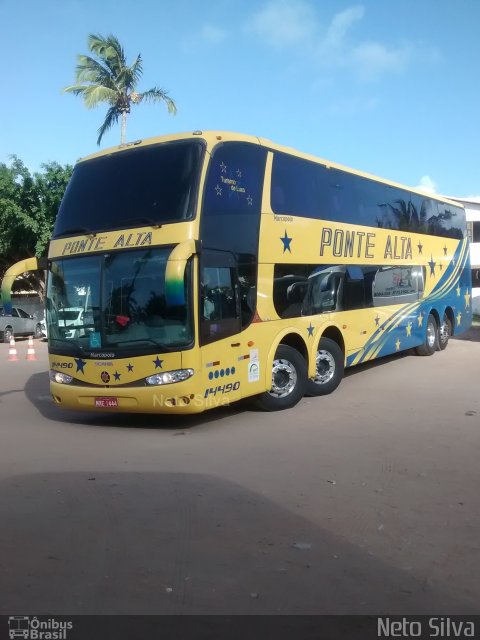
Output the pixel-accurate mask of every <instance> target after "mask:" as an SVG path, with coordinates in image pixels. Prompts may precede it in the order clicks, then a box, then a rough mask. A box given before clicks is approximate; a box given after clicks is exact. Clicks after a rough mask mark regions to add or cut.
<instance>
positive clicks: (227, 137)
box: [78, 130, 466, 208]
mask: <svg viewBox="0 0 480 640" xmlns="http://www.w3.org/2000/svg"><path fill="white" fill-rule="evenodd" d="M196 138H200V139H203V140H205V141H206V142H207V145H208V148H209V149H212V148H213V147H214V146H215V145H216V144H217V143H218V142H220V141H222V142H224V141H229V142H233V141H235V142H250V143H252V144H260V145H262V146H264V147H267V148H268V149H271V150H273V151H280V152H283V153H288V154H291V155H294V156H297V157H299V158H303V159H305V160H311V161H313V162H318V163H320V164H323V165H325V166H327V167H329V168H333V169H339V170H341V171H347V172H348V173H353V174H355V175H358V176H361V177H363V178H369V179H371V180H376V181H378V182H382V183H384V184H386V185H389V186H391V187H397V188H400V189H405V190H406V191H409V192H412V193H417V194H419V195H421V196H426V197H428V198H432V199H434V200H439V201H440V202H446V203H448V204H451V205H454V206H457V207H461V208H463V207H464V205H463V204H462V202H461V201H460V199H458V200H451V199H449V198H446V197H445V196H441V195H438V194H434V193H430V192H428V191H422V190H421V189H417V188H415V187H410V186H408V185H405V184H401V183H399V182H394V181H393V180H388V179H386V178H381V177H379V176H376V175H374V174H372V173H367V172H365V171H359V170H358V169H353V168H352V167H347V166H345V165H342V164H339V163H338V162H332V161H331V160H326V159H325V158H321V157H319V156H314V155H312V154H309V153H304V152H303V151H299V150H298V149H294V148H292V147H285V146H283V145H280V144H277V143H275V142H272V141H271V140H269V139H268V138H260V137H257V136H253V135H249V134H244V133H237V132H233V131H200V130H198V131H189V132H183V133H173V134H168V135H163V136H156V137H153V138H145V139H143V140H135V141H134V142H127V143H126V144H123V145H118V146H116V147H109V148H108V149H104V150H102V151H97V152H96V153H92V154H90V155H88V156H85V157H84V158H80V159H79V160H78V162H84V161H86V160H92V159H94V158H101V157H103V156H107V155H111V154H113V153H121V152H122V151H126V150H128V149H133V148H139V147H146V146H150V145H154V144H160V143H163V142H174V141H177V140H188V139H196ZM465 201H466V200H465Z"/></svg>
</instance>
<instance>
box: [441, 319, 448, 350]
mask: <svg viewBox="0 0 480 640" xmlns="http://www.w3.org/2000/svg"><path fill="white" fill-rule="evenodd" d="M449 338H450V326H449V322H448V320H447V318H444V319H443V322H442V325H441V327H440V342H441V343H442V344H445V343H446V342H448V339H449Z"/></svg>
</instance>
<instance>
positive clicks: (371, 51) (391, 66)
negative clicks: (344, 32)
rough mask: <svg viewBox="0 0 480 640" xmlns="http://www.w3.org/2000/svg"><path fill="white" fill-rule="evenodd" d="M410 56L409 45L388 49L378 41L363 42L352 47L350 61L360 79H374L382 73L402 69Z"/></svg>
mask: <svg viewBox="0 0 480 640" xmlns="http://www.w3.org/2000/svg"><path fill="white" fill-rule="evenodd" d="M410 57H411V47H410V46H408V45H405V46H403V47H399V48H397V49H388V48H387V47H386V46H385V45H383V44H380V43H379V42H363V43H361V44H360V45H358V46H356V47H354V48H353V49H352V52H351V61H352V63H353V66H354V70H355V73H356V74H357V77H358V78H359V79H360V80H364V81H371V80H376V79H377V78H378V77H379V76H380V75H382V74H383V73H388V72H394V73H398V72H401V71H404V70H405V68H406V67H407V65H408V63H409V61H410Z"/></svg>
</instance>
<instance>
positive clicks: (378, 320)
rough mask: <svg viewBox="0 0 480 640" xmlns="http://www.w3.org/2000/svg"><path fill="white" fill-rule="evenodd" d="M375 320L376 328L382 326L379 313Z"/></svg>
mask: <svg viewBox="0 0 480 640" xmlns="http://www.w3.org/2000/svg"><path fill="white" fill-rule="evenodd" d="M374 320H375V326H377V327H378V325H379V324H380V316H379V315H378V313H377V317H376V318H374Z"/></svg>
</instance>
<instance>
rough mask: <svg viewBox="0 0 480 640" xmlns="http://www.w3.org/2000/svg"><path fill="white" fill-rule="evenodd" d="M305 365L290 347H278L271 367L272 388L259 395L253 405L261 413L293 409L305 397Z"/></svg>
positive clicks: (299, 355) (282, 345)
mask: <svg viewBox="0 0 480 640" xmlns="http://www.w3.org/2000/svg"><path fill="white" fill-rule="evenodd" d="M306 382H307V363H306V362H305V358H304V357H303V356H302V355H301V354H300V353H299V352H298V351H297V350H296V349H293V348H292V347H289V346H287V345H285V344H281V345H279V347H278V349H277V352H276V353H275V358H274V360H273V366H272V386H271V387H270V390H269V391H265V392H264V393H261V394H260V395H259V396H257V398H256V399H255V404H256V406H257V407H258V408H259V409H262V410H263V411H281V410H282V409H290V407H294V406H295V405H296V404H297V402H299V400H301V399H302V397H303V396H304V395H305V386H306Z"/></svg>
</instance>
